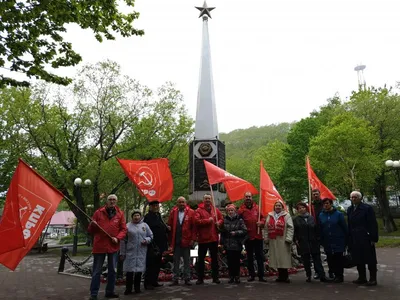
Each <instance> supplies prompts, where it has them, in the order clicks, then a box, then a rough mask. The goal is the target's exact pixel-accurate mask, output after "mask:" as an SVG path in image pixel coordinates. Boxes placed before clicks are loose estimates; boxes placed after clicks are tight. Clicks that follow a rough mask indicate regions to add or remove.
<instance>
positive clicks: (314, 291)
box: [0, 248, 400, 300]
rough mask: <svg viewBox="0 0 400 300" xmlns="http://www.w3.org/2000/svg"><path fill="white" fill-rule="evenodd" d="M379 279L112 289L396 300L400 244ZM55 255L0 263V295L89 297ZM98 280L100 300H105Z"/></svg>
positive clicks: (84, 282) (276, 299) (151, 295)
mask: <svg viewBox="0 0 400 300" xmlns="http://www.w3.org/2000/svg"><path fill="white" fill-rule="evenodd" d="M378 261H379V266H378V269H379V271H378V281H379V285H378V286H376V287H358V286H355V285H354V284H352V283H351V281H352V280H354V279H356V277H357V273H356V269H349V270H346V273H345V283H343V284H323V283H320V282H318V281H314V282H312V283H306V282H305V278H304V276H305V275H304V272H299V273H298V274H296V275H292V276H291V280H292V283H290V284H283V283H281V284H277V283H275V282H274V279H275V277H268V278H267V279H268V283H259V282H255V283H251V284H249V283H247V282H246V278H242V283H241V284H240V285H230V284H227V279H222V284H220V285H215V284H211V283H210V282H209V281H208V282H206V284H205V285H203V286H195V285H193V286H192V287H185V286H178V287H168V286H164V287H160V288H158V289H156V290H155V291H143V292H142V293H141V294H139V295H136V294H135V295H130V296H124V295H122V293H123V291H124V287H123V286H117V289H116V291H117V292H118V293H119V294H120V295H121V296H120V298H121V299H143V300H146V299H164V300H183V299H202V300H213V299H220V300H222V299H239V300H246V299H252V300H255V299H271V300H280V299H282V300H283V299H284V300H291V299H297V300H302V299H304V300H305V299H307V300H317V299H318V300H319V299H327V300H328V299H340V300H350V299H351V300H359V299H360V300H361V299H363V300H364V299H366V300H369V299H371V300H372V299H378V298H379V299H385V300H399V299H400V248H386V249H378ZM58 263H59V257H57V256H55V255H53V254H31V255H28V256H27V257H25V259H24V260H23V261H22V262H21V264H20V265H19V267H18V268H17V270H16V271H15V272H11V271H9V270H8V269H6V268H5V267H3V266H0V287H1V288H0V299H2V300H8V299H16V300H27V299H39V300H42V299H60V300H64V299H65V300H66V299H74V300H80V299H88V294H89V291H88V289H89V284H90V280H89V279H86V278H78V277H72V276H66V275H59V274H57V270H58ZM104 287H105V285H104V284H102V287H101V294H100V295H99V299H103V298H104Z"/></svg>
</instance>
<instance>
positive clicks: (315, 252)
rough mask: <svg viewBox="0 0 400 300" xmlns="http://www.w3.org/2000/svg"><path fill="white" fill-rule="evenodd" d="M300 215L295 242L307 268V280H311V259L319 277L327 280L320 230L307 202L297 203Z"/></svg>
mask: <svg viewBox="0 0 400 300" xmlns="http://www.w3.org/2000/svg"><path fill="white" fill-rule="evenodd" d="M296 209H297V212H298V216H297V217H296V218H294V220H293V225H294V242H295V244H296V245H297V252H298V253H299V254H300V255H301V258H302V260H303V263H304V269H305V270H306V276H307V280H306V281H307V282H311V261H310V258H311V257H312V260H313V262H314V267H315V269H316V270H317V274H318V276H319V279H320V280H321V281H322V282H326V281H327V279H326V277H325V272H324V268H323V266H322V262H321V252H320V243H319V230H318V226H317V225H316V223H315V220H314V218H313V216H311V215H310V214H309V213H308V206H307V204H306V203H303V202H300V203H298V204H297V205H296Z"/></svg>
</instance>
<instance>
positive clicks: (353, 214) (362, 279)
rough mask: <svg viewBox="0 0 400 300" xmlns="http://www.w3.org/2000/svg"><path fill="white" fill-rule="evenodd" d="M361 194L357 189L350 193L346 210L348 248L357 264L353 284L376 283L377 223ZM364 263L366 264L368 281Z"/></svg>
mask: <svg viewBox="0 0 400 300" xmlns="http://www.w3.org/2000/svg"><path fill="white" fill-rule="evenodd" d="M362 198H363V197H362V195H361V193H360V192H358V191H354V192H352V193H351V194H350V200H351V202H352V205H351V206H350V207H349V208H348V210H347V217H348V224H349V239H350V241H349V250H350V253H351V257H352V259H353V263H355V264H356V265H357V271H358V279H357V280H354V281H353V283H354V284H358V285H367V286H375V285H377V280H376V273H377V266H376V265H377V263H378V262H377V259H376V251H375V243H377V242H378V239H379V236H378V223H377V222H376V217H375V212H374V210H373V208H372V207H371V206H369V205H368V204H365V203H362V202H361V200H362ZM365 265H368V270H369V276H370V277H369V281H367V274H366V269H365Z"/></svg>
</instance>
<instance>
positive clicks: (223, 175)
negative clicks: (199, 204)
mask: <svg viewBox="0 0 400 300" xmlns="http://www.w3.org/2000/svg"><path fill="white" fill-rule="evenodd" d="M204 165H205V167H206V172H207V177H208V182H209V184H210V185H213V184H216V183H220V182H223V183H224V186H225V189H226V191H227V193H228V196H229V200H231V201H237V200H241V199H243V196H244V193H246V192H251V193H252V194H253V195H255V194H258V191H257V189H256V188H255V187H254V186H253V185H252V184H251V183H250V182H248V181H246V180H244V179H241V178H239V177H237V176H235V175H232V174H231V173H228V172H227V171H225V170H224V169H221V168H218V167H217V166H216V165H214V164H212V163H210V162H208V161H206V160H204Z"/></svg>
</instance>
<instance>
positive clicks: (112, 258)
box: [88, 194, 127, 300]
mask: <svg viewBox="0 0 400 300" xmlns="http://www.w3.org/2000/svg"><path fill="white" fill-rule="evenodd" d="M117 201H118V198H117V196H116V195H114V194H111V195H109V196H108V197H107V202H106V205H105V206H103V207H101V208H99V209H98V210H96V211H95V213H94V215H93V219H92V222H90V224H89V227H88V232H89V233H91V234H92V235H93V236H94V239H93V249H92V253H93V272H92V282H91V284H90V299H91V300H97V294H98V292H99V289H100V276H101V269H102V267H103V263H104V260H105V258H106V256H107V263H108V274H107V286H106V295H105V296H106V298H118V294H116V293H115V292H114V289H115V266H116V259H117V251H118V250H119V247H120V246H119V242H120V240H122V239H123V238H124V237H125V235H126V231H127V229H126V223H125V218H124V213H123V212H122V210H120V209H119V208H118V207H117ZM100 227H101V229H100ZM103 230H104V231H105V232H107V234H108V235H107V234H106V233H105V232H104V231H103ZM110 236H111V238H110Z"/></svg>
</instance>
